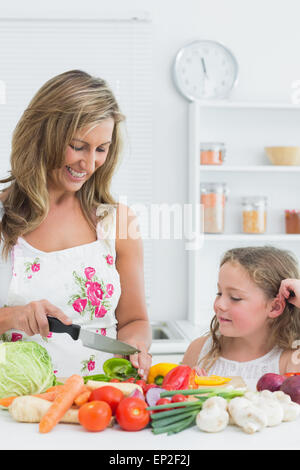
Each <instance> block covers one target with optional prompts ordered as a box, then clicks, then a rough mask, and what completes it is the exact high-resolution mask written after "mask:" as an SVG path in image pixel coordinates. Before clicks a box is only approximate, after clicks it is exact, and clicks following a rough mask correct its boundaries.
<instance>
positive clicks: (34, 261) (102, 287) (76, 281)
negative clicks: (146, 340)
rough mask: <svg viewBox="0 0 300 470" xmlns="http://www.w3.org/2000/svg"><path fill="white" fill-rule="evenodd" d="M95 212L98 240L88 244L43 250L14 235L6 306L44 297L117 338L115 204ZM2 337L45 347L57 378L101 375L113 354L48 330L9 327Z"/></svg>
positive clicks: (88, 325)
mask: <svg viewBox="0 0 300 470" xmlns="http://www.w3.org/2000/svg"><path fill="white" fill-rule="evenodd" d="M96 215H97V216H99V217H101V216H102V217H103V216H104V218H103V219H102V220H100V221H99V222H98V224H97V240H96V241H95V242H92V243H87V244H85V245H80V246H75V247H73V248H67V249H65V250H59V251H53V252H50V253H47V252H44V251H40V250H38V249H36V248H34V247H32V246H31V245H30V244H29V243H27V242H26V241H25V240H24V239H23V238H22V237H20V238H19V239H18V242H17V244H16V245H15V246H14V248H13V252H12V262H13V273H12V280H11V283H10V286H9V290H8V298H7V303H6V305H7V306H14V305H26V304H28V303H29V302H31V301H34V300H41V299H46V300H48V301H49V302H51V303H52V304H53V305H55V306H56V307H59V308H60V309H61V310H62V311H63V312H64V313H65V314H66V315H67V316H69V317H70V318H71V319H72V321H73V323H76V324H79V325H81V326H82V327H84V328H86V329H89V330H90V331H93V332H95V333H97V334H99V335H104V336H105V335H107V336H109V337H111V338H116V324H117V320H116V318H115V309H116V307H117V304H118V301H119V298H120V294H121V286H120V277H119V273H118V271H117V269H116V266H115V257H116V251H115V233H116V208H115V207H113V206H110V205H108V204H101V205H100V206H99V207H98V208H97V211H96ZM1 339H2V340H5V341H18V340H20V339H22V340H28V341H36V342H37V343H39V344H41V345H42V346H44V347H45V348H46V349H47V350H48V352H49V354H50V356H51V358H52V363H53V368H54V373H55V374H56V376H57V377H67V376H69V375H71V374H80V375H91V374H96V373H102V372H103V370H102V364H103V362H104V361H105V360H106V359H108V358H110V357H113V355H112V354H108V353H103V352H100V351H96V350H94V349H90V348H86V347H84V346H83V345H82V343H81V341H80V340H78V341H74V340H73V339H72V338H71V337H70V336H69V335H68V334H66V333H50V334H49V335H48V337H47V338H42V337H41V336H40V335H34V336H27V335H26V334H25V333H24V332H22V331H17V330H9V331H7V332H6V333H5V334H4V335H2V338H1Z"/></svg>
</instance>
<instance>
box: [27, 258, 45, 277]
mask: <svg viewBox="0 0 300 470" xmlns="http://www.w3.org/2000/svg"><path fill="white" fill-rule="evenodd" d="M24 266H25V275H26V277H27V279H32V275H33V273H37V272H38V271H39V270H40V269H41V265H40V259H39V258H35V259H34V260H33V262H32V263H30V261H26V262H25V263H24Z"/></svg>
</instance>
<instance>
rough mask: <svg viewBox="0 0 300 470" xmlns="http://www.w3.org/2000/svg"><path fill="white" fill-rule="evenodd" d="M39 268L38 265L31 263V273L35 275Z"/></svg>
mask: <svg viewBox="0 0 300 470" xmlns="http://www.w3.org/2000/svg"><path fill="white" fill-rule="evenodd" d="M40 267H41V265H40V263H33V264H32V265H31V271H33V272H34V273H36V272H37V271H39V270H40Z"/></svg>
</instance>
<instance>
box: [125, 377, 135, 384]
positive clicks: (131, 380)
mask: <svg viewBox="0 0 300 470" xmlns="http://www.w3.org/2000/svg"><path fill="white" fill-rule="evenodd" d="M123 382H127V383H132V384H133V383H134V382H135V378H134V377H129V379H126V380H123Z"/></svg>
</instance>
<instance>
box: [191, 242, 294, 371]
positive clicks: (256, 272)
mask: <svg viewBox="0 0 300 470" xmlns="http://www.w3.org/2000/svg"><path fill="white" fill-rule="evenodd" d="M225 263H232V264H233V265H240V266H242V267H243V268H244V269H245V270H246V271H247V273H248V275H249V277H250V279H251V280H252V281H253V282H254V283H255V284H256V285H257V286H258V287H259V288H260V289H261V290H262V291H263V292H264V294H265V298H266V301H269V300H271V299H274V298H275V297H276V296H277V294H278V291H279V287H280V284H281V281H282V280H283V279H287V278H293V279H299V270H298V264H297V261H296V260H295V258H294V256H293V255H292V254H291V253H290V252H288V251H286V250H281V249H279V248H275V247H272V246H261V247H260V246H259V247H257V246H255V247H245V248H234V249H232V250H228V251H227V252H226V253H225V254H224V255H223V257H222V259H221V263H220V268H221V267H222V266H223V265H224V264H225ZM269 321H270V335H269V345H268V346H269V348H270V349H271V348H273V347H274V346H275V345H278V346H279V347H280V348H282V349H284V350H286V349H291V348H292V345H293V342H294V341H295V340H299V339H300V309H298V308H297V307H295V306H294V305H292V304H290V303H288V302H286V305H285V308H284V311H283V312H282V314H281V315H279V316H278V317H277V318H274V319H269ZM210 335H211V338H212V347H211V349H210V351H209V352H208V353H207V354H206V355H205V356H204V357H203V358H202V359H201V361H200V364H201V367H203V368H205V369H206V370H209V369H210V368H211V367H212V366H213V364H214V363H215V362H216V360H217V359H218V357H220V354H221V346H222V335H221V334H220V333H219V323H218V320H217V317H216V315H214V317H213V319H212V321H211V324H210Z"/></svg>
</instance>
